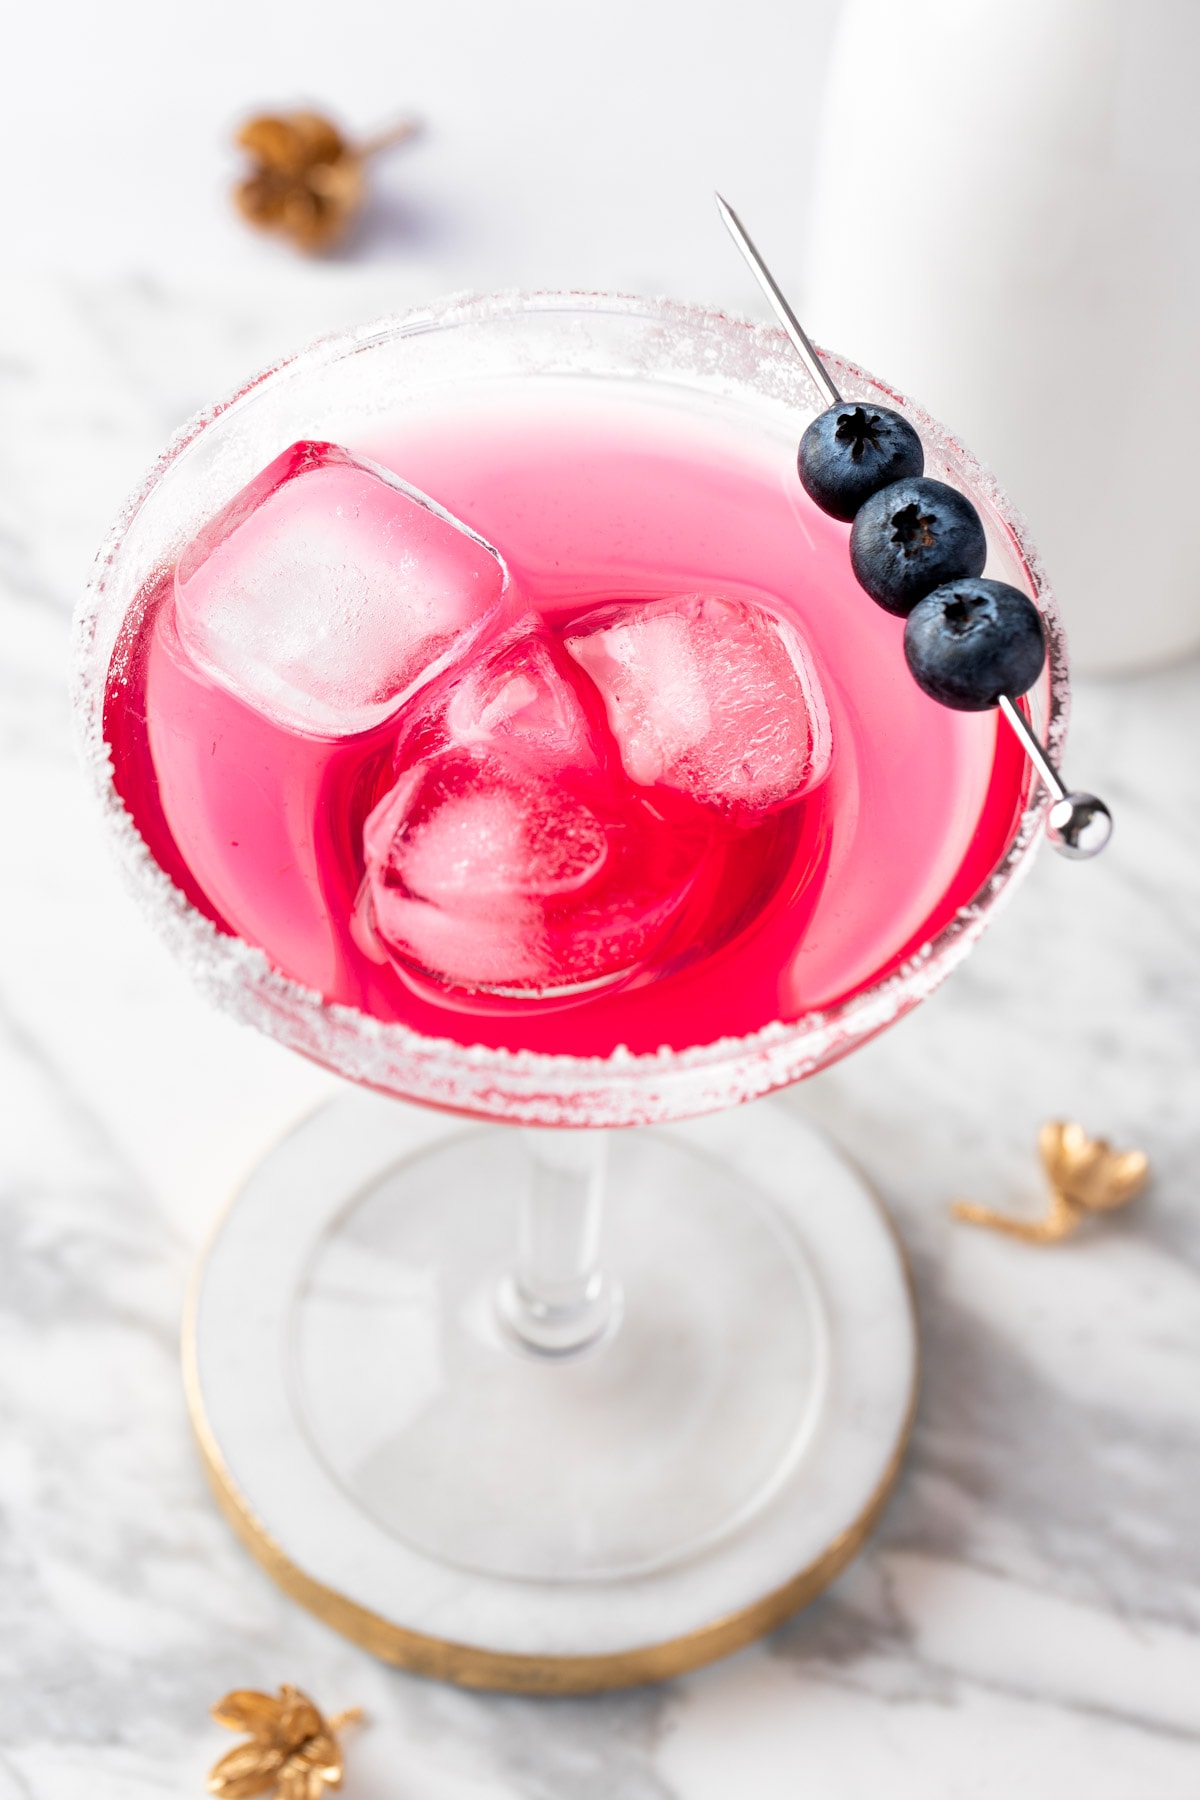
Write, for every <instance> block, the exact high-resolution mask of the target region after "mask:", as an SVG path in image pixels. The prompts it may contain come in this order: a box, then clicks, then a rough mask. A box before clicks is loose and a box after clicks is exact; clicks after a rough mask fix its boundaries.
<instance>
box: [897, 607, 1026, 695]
mask: <svg viewBox="0 0 1200 1800" xmlns="http://www.w3.org/2000/svg"><path fill="white" fill-rule="evenodd" d="M904 654H905V657H906V658H907V659H908V666H909V668H910V669H911V671H912V675H913V680H914V681H915V682H916V684H917V686H918V687H919V688H922V689H923V690H924V691H925V693H927V694H928V695H929V697H930V699H932V700H938V701H940V702H941V704H942V705H943V706H952V707H954V709H955V711H956V712H983V711H984V710H985V709H986V708H987V707H989V706H995V704H996V702H997V701H998V700H999V698H1000V696H1001V694H1008V695H1009V696H1010V698H1012V699H1014V700H1015V699H1016V697H1017V695H1018V694H1023V693H1024V692H1025V691H1026V689H1027V688H1031V687H1032V686H1033V684H1034V682H1035V681H1036V680H1037V678H1038V676H1039V675H1040V674H1041V672H1042V664H1043V663H1044V662H1045V660H1046V638H1045V633H1044V632H1043V630H1042V621H1041V616H1040V614H1039V613H1038V609H1037V607H1036V606H1035V605H1034V604H1033V601H1032V600H1030V599H1028V598H1027V597H1026V596H1025V595H1024V594H1022V593H1021V592H1020V591H1019V590H1018V589H1017V588H1015V587H1009V585H1008V583H1007V582H1004V581H951V582H947V584H946V585H945V587H939V588H935V589H934V591H933V593H932V594H926V596H925V598H924V599H923V600H919V601H918V602H917V604H916V605H915V606H914V607H913V609H912V611H911V612H910V613H909V615H908V622H907V624H906V625H905V627H904Z"/></svg>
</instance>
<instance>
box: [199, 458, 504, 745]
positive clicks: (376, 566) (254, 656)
mask: <svg viewBox="0 0 1200 1800" xmlns="http://www.w3.org/2000/svg"><path fill="white" fill-rule="evenodd" d="M507 586H508V575H507V571H506V569H505V566H504V563H503V561H502V560H501V558H500V557H499V555H498V554H497V553H496V551H495V550H493V549H492V547H491V546H490V545H489V544H487V543H485V542H484V540H483V539H482V538H481V537H478V536H477V535H476V534H475V532H473V531H471V530H470V529H469V528H468V527H467V526H466V525H463V524H461V523H460V522H459V521H458V520H457V519H454V518H452V517H451V516H450V514H449V513H448V512H446V511H444V509H443V508H442V507H440V506H438V505H437V503H436V502H435V501H433V500H431V499H429V498H428V496H427V495H425V494H422V493H419V492H418V490H417V489H416V488H413V487H409V486H408V485H407V483H405V482H403V481H400V480H399V479H398V478H397V477H396V476H395V475H392V474H391V473H390V472H389V471H388V470H386V469H383V468H380V467H378V466H377V465H376V464H374V463H369V462H365V461H363V460H362V459H360V458H358V457H354V456H351V455H350V453H349V451H346V450H343V449H341V448H339V446H338V445H336V444H322V443H299V444H293V445H292V447H291V448H290V449H289V450H285V451H284V453H283V455H282V456H279V457H277V458H276V459H275V461H274V462H273V463H271V464H270V465H269V466H268V467H267V468H266V469H264V470H263V471H262V473H261V474H259V475H257V476H256V477H255V478H254V480H253V481H252V482H250V484H249V485H248V486H247V487H245V488H243V489H242V491H241V492H240V493H239V494H238V495H236V496H235V498H234V499H233V500H232V501H230V503H229V505H228V506H226V507H225V508H224V510H223V511H222V512H220V513H218V515H217V516H216V518H214V519H212V520H210V521H209V523H208V524H207V525H206V526H205V528H204V530H203V531H202V532H201V533H200V534H199V536H198V537H197V538H195V539H194V541H193V542H192V543H191V544H190V545H189V546H188V548H187V549H186V550H185V551H184V553H183V555H182V556H181V557H180V559H179V565H178V568H177V569H176V574H175V617H176V626H177V630H178V633H179V636H180V638H181V639H182V641H183V644H184V646H185V648H186V649H187V650H188V651H189V652H190V653H191V655H192V657H193V658H194V659H195V660H196V661H197V662H198V663H199V664H200V665H201V667H202V668H204V669H205V670H206V671H207V672H208V673H209V674H210V675H212V676H213V677H214V678H215V679H216V680H218V681H220V682H221V683H222V684H223V685H224V686H225V687H227V688H229V689H230V690H231V691H232V692H233V693H235V694H236V695H238V697H239V698H240V699H242V700H244V701H245V702H246V703H247V704H248V705H250V706H252V707H254V708H255V709H256V710H257V711H259V712H261V713H264V714H265V715H266V716H267V717H268V718H271V719H273V720H275V722H276V723H278V724H280V725H283V726H285V727H287V728H288V729H291V730H299V731H305V732H309V733H313V734H315V735H317V736H320V737H347V736H352V735H353V734H355V733H357V732H361V731H366V730H368V729H369V728H370V727H371V726H373V725H376V724H379V723H380V722H381V721H382V720H384V719H386V718H387V717H388V716H389V715H390V714H392V713H394V712H396V711H397V710H398V709H399V708H400V707H401V706H402V705H403V704H404V702H405V701H406V700H407V699H408V698H409V697H410V696H411V695H412V694H414V693H415V692H416V691H417V689H418V688H419V687H421V686H422V684H423V683H425V682H426V681H428V680H430V679H431V678H432V677H433V676H435V675H437V674H438V673H439V672H440V671H441V670H443V669H444V668H446V667H447V666H448V664H449V663H450V662H451V661H452V660H453V658H454V657H455V656H456V655H457V654H458V653H459V652H461V651H462V650H463V649H465V648H466V647H467V646H468V645H469V644H470V643H472V642H473V641H474V640H475V638H476V637H477V636H478V634H479V633H480V632H481V631H482V630H483V629H484V627H485V626H486V625H487V624H488V622H489V621H491V620H493V619H494V618H496V617H497V615H498V613H499V610H500V607H501V604H502V601H503V599H504V598H505V597H506V594H505V591H506V588H507Z"/></svg>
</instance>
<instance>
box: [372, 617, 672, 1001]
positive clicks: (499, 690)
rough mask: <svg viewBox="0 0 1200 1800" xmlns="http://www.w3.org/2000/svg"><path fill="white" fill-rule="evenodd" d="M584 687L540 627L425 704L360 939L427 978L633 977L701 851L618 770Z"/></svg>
mask: <svg viewBox="0 0 1200 1800" xmlns="http://www.w3.org/2000/svg"><path fill="white" fill-rule="evenodd" d="M576 682H579V683H581V684H582V682H583V678H582V676H579V675H576V674H575V673H574V671H573V669H572V666H571V664H570V663H569V661H567V659H566V658H564V657H563V656H562V652H561V650H559V651H557V652H556V651H555V649H554V648H553V647H552V646H551V644H550V642H549V640H548V639H547V638H546V637H545V636H544V635H542V634H540V633H538V632H537V631H536V630H532V629H529V627H528V626H527V625H522V626H520V627H518V628H516V629H515V630H514V631H513V632H510V633H509V634H507V636H506V637H505V638H504V639H502V640H501V642H500V645H499V646H498V648H497V650H496V651H494V652H493V653H492V654H491V655H490V656H489V657H487V658H486V659H485V660H483V661H482V662H481V663H479V664H478V665H476V666H474V667H472V668H469V669H466V670H465V671H463V672H462V673H461V674H459V675H458V676H457V677H456V678H454V679H453V680H452V681H451V682H450V684H449V686H448V687H447V684H446V683H441V684H439V686H438V689H437V690H431V692H430V695H429V696H428V697H424V696H423V697H422V698H421V699H420V700H418V701H417V703H416V706H415V710H414V711H413V712H412V713H411V714H410V715H409V717H408V718H407V720H406V728H405V733H404V736H403V738H402V740H401V744H400V747H399V752H398V758H399V765H400V766H399V774H398V778H397V780H396V783H395V785H394V786H393V787H392V789H391V790H390V792H389V793H387V794H385V795H384V796H383V798H382V799H381V800H380V801H379V803H378V804H377V805H376V807H375V809H374V811H373V812H372V813H371V814H370V815H369V817H368V819H367V821H366V825H365V827H364V832H363V858H364V865H365V875H364V879H363V884H362V888H361V891H360V893H359V898H358V905H357V908H356V913H355V920H354V931H355V938H356V941H357V942H358V943H359V945H360V947H361V948H362V949H364V950H365V951H366V952H367V954H368V955H371V956H374V957H375V958H376V959H377V960H379V961H387V960H391V961H393V962H394V963H395V964H396V965H397V966H398V967H399V968H400V969H402V970H403V971H405V972H406V973H407V974H409V975H410V976H412V975H417V976H423V977H426V978H429V979H431V980H433V981H435V982H437V983H439V984H447V985H450V986H454V987H462V988H468V989H472V990H474V991H483V992H489V993H495V994H502V995H503V994H520V995H529V994H531V993H538V994H563V993H571V992H579V991H582V990H584V989H586V988H588V987H592V986H596V985H601V984H605V983H608V982H611V981H613V980H615V979H617V978H620V977H623V976H626V975H629V974H632V973H634V972H636V970H637V969H638V968H639V967H640V966H641V965H642V964H643V963H644V961H645V959H646V958H647V957H648V956H649V955H650V954H651V953H652V952H653V951H654V950H655V948H656V947H657V946H658V945H659V943H660V942H661V940H662V939H663V937H664V935H665V934H666V933H667V932H668V931H669V928H670V926H671V924H672V923H673V922H674V919H675V917H676V915H677V914H678V913H679V911H680V908H681V907H682V905H683V904H684V902H685V900H686V897H687V894H688V892H689V889H690V887H691V885H692V883H693V881H694V879H695V874H696V871H697V869H698V867H699V866H700V861H701V857H702V852H703V848H704V843H705V837H704V834H703V833H700V832H697V831H695V830H692V831H691V832H688V831H682V832H667V831H664V830H663V829H662V825H661V821H660V820H659V819H658V818H657V817H655V816H654V815H653V814H651V813H650V812H649V810H648V809H647V808H646V807H645V806H644V805H643V803H642V802H641V800H640V799H639V798H638V796H637V795H636V794H632V793H631V792H630V790H629V789H628V788H622V787H621V786H620V785H619V784H615V783H614V782H613V781H612V780H611V779H610V777H609V775H608V772H607V771H606V769H605V767H604V763H603V758H602V757H601V755H600V754H599V752H598V749H597V746H596V741H595V738H594V736H593V733H592V730H591V727H590V724H589V721H588V716H587V709H586V707H585V705H584V703H583V701H582V700H581V698H580V695H579V693H578V692H577V691H576V686H575V683H576Z"/></svg>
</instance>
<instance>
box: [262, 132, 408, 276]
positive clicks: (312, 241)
mask: <svg viewBox="0 0 1200 1800" xmlns="http://www.w3.org/2000/svg"><path fill="white" fill-rule="evenodd" d="M417 129H418V128H417V126H416V124H415V123H414V122H413V121H412V120H411V119H410V120H405V121H403V122H402V123H401V124H399V125H396V126H394V127H393V128H392V129H391V130H390V131H385V132H381V133H380V134H379V136H378V137H375V138H371V139H369V140H368V141H367V142H366V143H365V144H358V145H355V144H351V143H350V142H349V141H348V139H347V138H346V137H345V136H344V135H343V134H342V132H340V131H339V130H338V128H337V126H336V125H335V124H334V123H333V121H332V120H331V119H327V118H325V117H324V116H323V115H322V114H321V113H315V112H308V111H306V110H304V109H300V110H298V111H294V112H284V113H262V114H260V115H259V116H258V117H256V118H253V119H248V120H247V121H246V123H245V124H244V125H243V126H242V128H241V130H240V131H239V132H238V134H237V144H238V147H239V148H240V149H242V150H245V151H246V152H247V153H248V155H249V156H250V159H251V163H252V168H251V171H250V173H249V174H248V175H247V176H245V177H244V179H243V180H241V181H240V182H239V183H238V185H237V187H236V188H235V189H234V193H233V198H234V203H235V204H236V206H237V209H238V211H239V212H240V213H241V215H242V217H243V218H244V219H245V220H246V221H247V223H248V224H250V225H254V226H257V227H258V229H259V230H261V231H275V232H279V233H280V234H281V235H282V236H283V237H286V238H288V239H290V241H291V242H292V243H293V244H295V246H296V247H297V249H299V250H306V251H320V250H325V249H328V248H329V246H330V245H331V244H333V243H336V241H337V240H338V238H340V237H342V236H343V235H344V234H345V232H346V231H347V230H348V229H349V227H350V225H351V224H352V223H353V221H354V219H356V218H357V216H358V214H359V213H360V212H361V210H362V206H363V202H364V200H365V199H366V194H367V183H366V172H365V170H366V163H367V160H368V158H369V157H372V156H374V155H375V154H376V153H377V152H378V151H380V150H385V149H388V148H390V147H391V146H392V145H394V144H401V143H404V142H405V140H406V139H408V138H411V137H414V136H415V135H416V132H417Z"/></svg>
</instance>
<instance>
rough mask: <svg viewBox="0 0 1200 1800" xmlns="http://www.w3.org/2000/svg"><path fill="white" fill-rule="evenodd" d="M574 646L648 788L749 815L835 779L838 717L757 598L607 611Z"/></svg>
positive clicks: (809, 665)
mask: <svg viewBox="0 0 1200 1800" xmlns="http://www.w3.org/2000/svg"><path fill="white" fill-rule="evenodd" d="M566 647H567V650H568V651H569V653H570V655H571V656H573V657H574V659H575V661H576V662H577V663H579V665H580V667H581V668H583V669H584V670H586V672H587V674H588V675H590V676H591V678H592V680H593V681H594V682H595V684H596V686H597V688H598V689H599V691H600V694H601V696H602V697H603V700H604V705H605V710H606V712H607V714H608V723H609V727H610V729H611V731H612V734H613V736H614V738H615V739H616V741H617V746H618V748H619V750H620V753H621V761H622V764H623V765H624V768H625V772H626V774H627V775H628V776H629V778H630V780H631V781H634V782H636V783H637V784H638V785H639V786H642V787H651V786H654V785H655V784H658V783H660V784H662V785H663V786H665V787H669V788H675V789H677V790H678V791H680V792H682V793H685V794H688V795H690V797H691V798H692V799H693V800H696V801H699V802H700V803H701V804H702V805H705V806H713V807H716V808H718V809H719V810H720V811H722V812H724V813H726V814H727V815H729V816H731V817H734V818H744V819H749V818H753V817H756V816H758V815H761V814H763V813H766V812H769V811H772V810H773V809H775V808H777V807H779V806H783V805H785V804H786V803H787V802H788V801H791V800H796V799H798V798H799V797H800V796H801V795H802V794H804V793H806V792H808V791H809V790H810V789H811V788H813V787H815V786H816V785H817V783H818V782H819V781H821V780H822V779H823V778H824V776H825V775H826V774H827V772H828V769H829V765H830V761H831V757H832V747H833V746H832V736H831V732H830V726H829V712H828V708H827V706H826V704H825V698H824V695H823V693H822V691H821V684H820V681H819V679H818V676H817V672H816V669H815V667H814V666H813V661H812V658H811V656H810V654H809V652H808V650H807V648H806V646H805V644H804V643H803V641H802V639H801V638H800V636H799V635H798V633H797V632H795V631H794V630H793V629H792V628H791V627H790V626H788V625H786V624H784V623H783V621H782V620H780V619H777V618H775V617H774V616H773V615H772V614H771V613H769V612H767V611H766V610H765V609H764V608H762V607H760V606H756V605H754V604H753V603H752V602H750V601H748V600H742V599H736V598H732V597H727V596H725V595H720V594H684V595H680V596H677V597H672V598H670V599H666V600H657V601H647V602H643V603H641V604H631V605H625V606H621V607H613V608H608V609H605V610H604V611H603V612H602V613H599V614H595V615H593V616H592V617H591V618H589V619H588V620H587V621H586V630H581V631H579V632H578V633H576V634H574V635H568V637H567V640H566Z"/></svg>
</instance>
